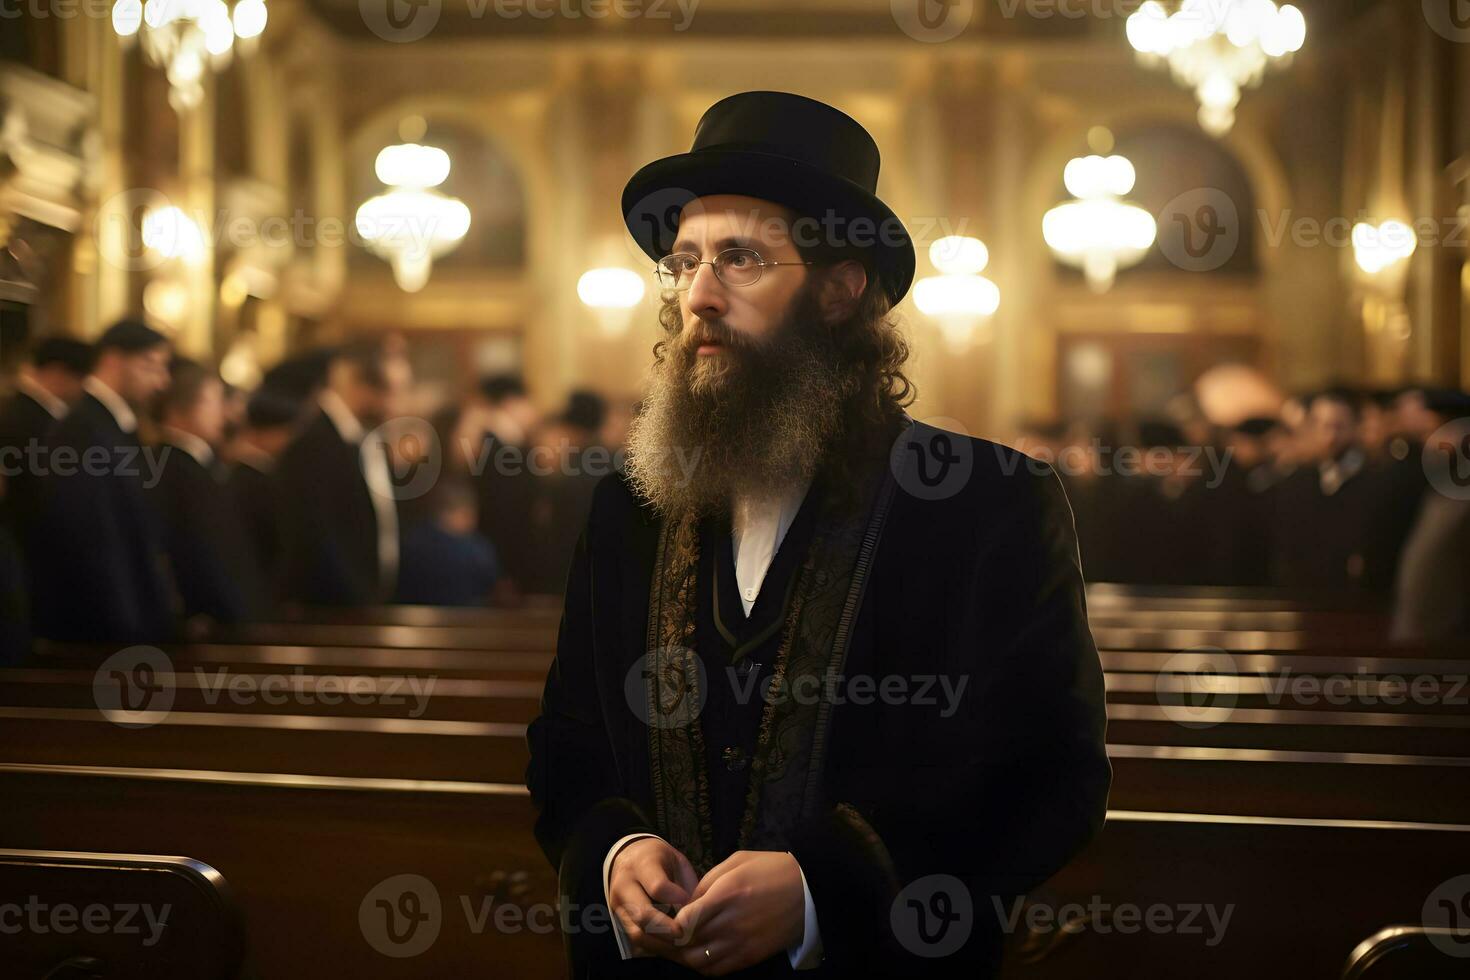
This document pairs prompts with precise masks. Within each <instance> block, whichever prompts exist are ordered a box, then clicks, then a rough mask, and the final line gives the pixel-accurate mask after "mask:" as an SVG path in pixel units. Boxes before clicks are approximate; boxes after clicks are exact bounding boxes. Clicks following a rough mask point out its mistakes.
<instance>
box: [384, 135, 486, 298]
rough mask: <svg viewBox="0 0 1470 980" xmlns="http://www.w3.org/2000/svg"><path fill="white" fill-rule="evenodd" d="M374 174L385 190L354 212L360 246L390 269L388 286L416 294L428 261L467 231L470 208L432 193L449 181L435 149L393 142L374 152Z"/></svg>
mask: <svg viewBox="0 0 1470 980" xmlns="http://www.w3.org/2000/svg"><path fill="white" fill-rule="evenodd" d="M374 170H375V171H376V173H377V175H378V179H379V180H380V181H382V182H383V183H384V184H387V185H388V187H390V188H391V190H389V191H388V192H387V193H386V194H378V195H376V196H375V197H370V198H368V199H367V200H366V201H364V202H363V203H362V206H361V207H359V208H358V209H357V221H356V225H357V232H358V234H359V235H361V236H362V238H363V242H364V244H365V247H366V248H367V249H368V251H370V252H372V253H373V254H374V255H376V256H378V257H379V258H382V259H386V260H387V261H388V263H389V264H390V265H392V267H393V281H394V282H396V283H398V287H399V288H400V289H402V290H403V291H404V292H408V293H416V292H418V291H419V290H420V289H423V288H424V285H425V284H426V283H427V282H428V281H429V271H430V269H431V268H432V267H433V264H434V260H435V259H437V258H439V257H441V256H443V255H445V254H447V253H449V252H451V251H453V250H454V249H455V248H456V247H457V246H458V245H459V243H460V242H461V241H462V240H463V239H464V236H465V234H466V233H467V232H468V231H469V230H470V209H469V208H468V207H467V206H466V205H465V203H464V202H463V201H461V200H459V199H458V198H454V197H450V196H448V195H447V194H443V193H441V192H439V191H436V190H434V188H435V187H437V186H438V185H439V184H442V183H444V179H445V178H446V177H448V176H449V154H448V153H445V152H444V151H443V150H441V149H439V148H438V147H437V146H424V145H421V144H419V143H399V144H397V145H395V146H386V147H384V148H383V149H382V150H381V151H379V153H378V158H377V161H376V162H375V164H374Z"/></svg>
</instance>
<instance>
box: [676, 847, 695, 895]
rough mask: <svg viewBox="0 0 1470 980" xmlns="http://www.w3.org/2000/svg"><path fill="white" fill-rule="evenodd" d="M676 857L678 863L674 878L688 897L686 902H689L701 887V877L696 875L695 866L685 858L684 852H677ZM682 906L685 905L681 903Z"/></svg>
mask: <svg viewBox="0 0 1470 980" xmlns="http://www.w3.org/2000/svg"><path fill="white" fill-rule="evenodd" d="M674 856H675V858H676V862H675V874H674V875H673V878H674V880H675V881H676V882H677V883H678V884H679V887H681V888H683V889H684V892H685V894H686V895H687V896H688V897H687V898H685V899H684V901H685V902H687V901H689V900H690V899H693V898H694V897H695V894H694V890H695V889H696V888H698V887H699V875H697V874H695V873H694V865H692V864H690V863H689V859H688V858H687V857H685V856H684V853H683V852H682V851H675V852H674ZM680 904H683V903H682V902H681V903H680Z"/></svg>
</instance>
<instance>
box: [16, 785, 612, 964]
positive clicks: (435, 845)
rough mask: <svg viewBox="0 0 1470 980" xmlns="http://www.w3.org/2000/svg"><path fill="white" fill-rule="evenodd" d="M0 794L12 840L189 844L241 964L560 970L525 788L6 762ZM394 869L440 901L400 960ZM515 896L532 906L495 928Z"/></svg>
mask: <svg viewBox="0 0 1470 980" xmlns="http://www.w3.org/2000/svg"><path fill="white" fill-rule="evenodd" d="M0 794H3V795H4V796H5V798H6V800H7V806H6V814H5V817H4V831H5V836H6V839H7V841H8V842H11V843H13V844H15V845H17V846H22V847H32V848H46V849H60V848H74V847H83V846H85V847H89V848H114V849H134V850H138V849H143V850H149V849H154V850H158V849H162V850H170V849H172V850H182V851H184V852H186V853H189V854H192V855H195V856H197V857H198V859H199V860H201V861H205V862H207V863H208V864H210V865H212V866H213V867H215V868H218V869H219V871H220V872H221V873H222V874H223V875H224V876H225V877H226V878H227V879H228V880H229V882H230V885H231V888H232V890H233V893H234V895H235V897H236V901H237V902H238V904H239V907H240V909H241V912H242V915H243V920H244V923H245V931H246V940H247V953H246V964H245V974H244V975H246V976H250V977H261V978H276V977H280V978H290V977H332V976H356V977H365V978H366V977H371V978H378V977H385V978H390V977H412V978H417V977H430V976H445V977H448V976H456V977H464V976H487V975H488V976H506V977H517V978H525V980H537V978H547V980H550V978H553V977H558V976H560V975H561V971H562V956H561V939H560V936H559V934H558V933H557V932H556V930H555V928H554V927H551V924H552V923H553V922H554V909H555V894H556V892H555V888H556V883H555V876H554V874H553V873H552V870H551V868H550V866H549V865H548V864H547V862H546V860H545V858H544V857H543V856H542V855H541V853H540V851H539V849H538V848H537V846H536V844H535V841H534V840H533V839H532V837H531V821H532V814H531V808H530V802H529V799H528V798H527V796H526V793H525V789H524V787H521V786H518V785H507V784H466V783H453V782H431V781H415V780H407V781H394V780H354V779H327V778H320V777H301V776H278V775H275V774H272V773H264V772H263V773H248V772H195V773H190V772H169V771H166V770H136V771H126V770H121V771H120V770H107V769H103V768H91V769H85V770H68V769H64V768H51V767H17V766H13V765H3V766H0ZM402 875H414V876H418V877H419V878H420V879H423V880H425V881H427V882H429V883H430V884H431V885H432V887H433V890H434V892H435V894H436V895H437V898H438V901H439V913H438V916H437V921H436V922H434V923H424V925H425V927H432V926H434V925H437V927H438V933H437V937H436V938H435V939H434V941H433V942H432V944H430V945H428V946H427V948H425V949H424V950H423V951H422V952H417V953H415V954H414V955H407V956H405V955H401V954H403V953H405V952H408V951H411V950H412V949H413V947H412V946H410V945H409V944H408V943H406V942H405V943H403V944H396V943H394V942H393V941H392V939H393V937H392V935H390V934H389V932H388V928H389V926H390V923H389V922H388V921H387V918H386V916H387V914H388V909H398V908H400V907H401V906H399V904H398V903H399V899H400V898H401V896H402V895H403V894H404V891H403V890H402V889H397V890H395V889H393V888H388V889H386V890H385V889H383V888H382V887H381V886H383V884H384V883H385V882H388V881H389V880H390V879H394V878H396V877H397V876H402ZM418 893H419V894H421V895H422V896H423V897H425V898H427V892H426V891H425V890H423V889H422V888H421V887H420V888H419V890H418ZM378 901H385V902H387V903H388V905H387V908H386V909H385V908H383V907H380V906H378V905H377V902H378ZM508 903H509V904H515V905H517V906H521V907H525V908H534V909H537V910H538V911H537V914H536V915H535V916H534V917H531V918H526V917H522V918H520V919H519V920H514V921H513V920H512V919H510V918H505V919H501V920H499V922H500V926H502V927H498V926H497V919H496V917H495V916H496V914H497V912H498V910H499V908H500V907H501V906H502V905H506V904H508ZM421 907H422V906H421ZM596 924H597V923H596V922H595V921H593V922H590V923H589V925H591V926H593V927H595V926H596ZM396 925H397V928H398V934H399V935H400V936H401V937H408V935H409V927H408V924H407V922H406V920H403V921H398V922H397V923H396ZM533 927H534V928H533ZM382 950H386V952H384V951H382ZM7 965H8V964H7ZM150 976H151V975H150Z"/></svg>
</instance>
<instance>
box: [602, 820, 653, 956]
mask: <svg viewBox="0 0 1470 980" xmlns="http://www.w3.org/2000/svg"><path fill="white" fill-rule="evenodd" d="M657 836H658V835H657V834H629V835H628V836H626V837H622V838H619V839H618V842H617V843H615V844H613V846H612V847H610V848H608V849H607V857H605V858H603V859H602V901H603V902H604V903H605V904H606V905H607V911H608V915H609V916H610V917H611V918H612V927H613V935H614V936H615V937H617V941H618V955H619V956H621V957H622V958H623V959H625V960H631V959H632V958H633V950H632V949H630V948H629V947H628V934H627V933H626V932H625V931H623V923H622V920H620V919H619V918H618V913H617V912H616V911H614V909H613V907H612V900H611V899H609V898H608V896H607V885H608V879H609V878H611V877H612V866H613V858H615V857H617V856H618V852H619V851H621V850H622V849H623V848H624V847H626V846H627V845H629V844H631V843H633V842H634V841H635V840H642V839H643V838H645V837H657Z"/></svg>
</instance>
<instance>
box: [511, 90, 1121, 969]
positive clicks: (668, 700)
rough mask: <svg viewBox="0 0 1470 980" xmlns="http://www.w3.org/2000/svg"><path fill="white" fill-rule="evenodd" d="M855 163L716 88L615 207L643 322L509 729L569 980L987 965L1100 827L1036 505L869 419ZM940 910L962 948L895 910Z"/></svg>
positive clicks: (886, 228)
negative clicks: (535, 693)
mask: <svg viewBox="0 0 1470 980" xmlns="http://www.w3.org/2000/svg"><path fill="white" fill-rule="evenodd" d="M878 167H879V155H878V148H877V145H876V144H875V143H874V141H873V139H872V137H871V136H869V135H868V133H867V132H866V131H865V130H864V129H863V128H862V127H861V126H860V125H859V124H858V123H857V122H855V121H854V120H852V119H851V118H849V117H848V116H846V115H844V114H843V113H841V112H839V111H837V110H836V109H834V108H832V107H830V106H827V105H824V104H823V103H821V102H817V101H815V100H812V99H807V98H803V97H801V96H797V95H791V94H787V93H781V92H746V93H742V94H739V95H734V96H731V97H729V98H727V99H724V100H722V101H720V102H718V103H716V104H715V105H714V106H713V107H712V108H711V109H710V110H709V111H708V112H706V113H705V115H704V118H703V119H702V120H701V122H700V124H699V127H698V130H697V131H696V134H695V138H694V146H693V149H692V150H691V151H690V152H689V153H686V154H680V155H678V156H674V157H671V158H668V159H665V160H659V161H656V162H654V163H652V164H649V165H648V166H646V167H644V168H643V169H641V170H640V171H638V172H637V173H636V174H635V175H634V176H633V177H632V179H631V180H630V181H629V183H628V185H627V187H626V189H625V191H624V193H623V202H622V203H623V215H624V220H625V223H626V225H627V227H628V230H629V232H630V233H631V234H632V235H633V237H634V239H635V240H636V241H637V242H638V244H639V246H640V247H641V248H642V249H643V251H644V252H646V253H647V255H648V256H649V258H650V265H651V266H652V267H653V269H652V270H651V271H654V273H655V275H656V277H657V281H658V283H659V285H660V286H661V288H662V290H663V306H662V309H661V313H660V322H661V324H662V325H663V327H664V330H665V333H664V337H663V339H662V340H661V341H660V342H659V343H658V344H657V345H656V347H655V357H654V364H653V367H652V369H651V373H650V377H649V389H648V393H647V397H646V399H645V401H644V403H643V409H642V412H641V414H640V415H639V417H638V418H637V419H636V420H635V422H634V425H633V428H632V431H631V432H630V435H629V442H628V461H627V467H626V472H619V473H615V474H612V475H610V476H608V477H606V478H604V479H603V480H602V481H601V482H600V483H599V485H598V487H597V489H596V494H595V497H594V501H593V505H592V510H591V513H590V516H589V518H588V520H587V523H586V526H585V528H584V530H583V533H582V535H581V538H580V540H579V542H578V544H577V549H576V553H575V556H574V558H573V561H572V567H571V571H570V574H569V576H568V579H567V588H566V600H565V601H566V605H565V611H564V615H563V619H562V627H561V632H560V635H559V637H558V643H557V654H556V661H555V663H554V665H553V667H552V670H551V672H550V674H549V676H548V678H547V682H546V688H545V693H544V696H543V700H542V712H541V715H540V717H538V718H537V719H536V720H535V721H534V722H533V723H532V725H531V726H530V729H529V731H528V735H527V738H528V741H529V744H530V749H531V762H530V766H529V768H528V771H527V782H528V785H529V788H530V791H531V794H532V800H533V802H534V804H535V806H536V808H537V810H538V819H537V821H536V826H535V832H536V835H537V838H538V840H539V842H540V844H541V846H542V848H543V850H544V851H545V853H546V855H547V857H548V858H549V859H550V861H551V862H552V864H553V866H555V867H557V868H558V869H559V872H560V886H561V889H562V892H563V899H564V900H565V901H568V902H571V903H574V904H572V905H568V906H564V907H569V908H578V909H587V908H589V904H590V905H591V906H597V907H602V908H607V907H608V906H610V907H611V910H612V912H613V913H614V918H613V922H614V926H615V928H614V930H613V932H612V934H611V935H609V934H608V931H607V930H606V929H602V930H596V929H572V930H568V931H567V943H568V953H569V956H570V959H571V965H572V973H573V975H574V976H589V975H596V976H615V975H622V974H627V975H636V976H665V975H667V976H676V975H687V973H688V971H690V970H693V971H697V972H699V973H702V974H708V975H723V974H726V973H730V972H734V971H740V970H745V969H747V968H748V969H749V973H745V974H742V975H749V976H766V975H777V974H784V973H789V972H790V971H791V970H792V969H807V968H814V969H817V970H819V971H822V972H823V973H825V974H826V975H831V976H855V975H884V974H886V975H891V976H900V975H934V974H935V973H939V972H943V973H954V972H963V973H964V974H965V975H967V976H972V977H975V976H985V975H989V974H990V973H992V972H993V971H994V970H995V969H996V967H997V964H998V960H999V949H1000V937H1001V933H1002V930H1003V923H1002V922H1000V921H998V920H997V917H996V916H995V915H993V914H992V912H991V910H993V909H994V908H997V907H1008V906H1005V905H1004V903H1006V902H1009V901H1010V900H1011V899H1012V897H1013V896H1018V895H1021V894H1023V893H1025V892H1026V891H1027V890H1029V889H1030V888H1032V887H1033V886H1035V885H1037V884H1039V883H1040V882H1041V881H1042V880H1044V879H1045V878H1046V877H1048V876H1049V875H1050V874H1052V873H1053V872H1054V871H1056V870H1057V869H1058V868H1060V867H1061V866H1062V865H1063V864H1064V863H1065V862H1066V861H1067V860H1068V859H1069V858H1070V857H1071V856H1072V855H1073V854H1074V853H1075V852H1076V851H1077V850H1078V849H1079V848H1080V847H1081V846H1082V845H1083V844H1084V843H1085V842H1086V841H1087V840H1088V839H1090V838H1091V837H1092V835H1093V834H1095V833H1096V832H1097V830H1098V829H1099V827H1100V825H1101V823H1102V820H1103V816H1104V813H1105V811H1106V798H1107V790H1108V785H1109V781H1110V769H1109V766H1108V762H1107V758H1106V755H1105V752H1104V748H1103V728H1104V710H1103V687H1102V673H1101V668H1100V666H1099V662H1098V656H1097V651H1096V648H1095V646H1094V644H1093V640H1092V637H1091V634H1090V632H1089V630H1088V626H1087V618H1086V610H1085V600H1084V594H1083V584H1082V576H1081V570H1080V567H1079V564H1078V557H1077V546H1076V538H1075V535H1074V532H1073V527H1072V519H1071V514H1070V511H1069V510H1068V506H1067V502H1066V497H1065V495H1064V493H1063V491H1062V488H1061V485H1060V483H1059V482H1058V480H1057V478H1056V476H1055V474H1054V473H1052V472H1051V470H1050V468H1049V467H1046V466H1044V465H1042V464H1040V463H1037V462H1036V461H1034V460H1031V459H1029V458H1027V457H1025V456H1022V455H1021V454H1019V453H1017V452H1015V451H1013V450H1009V449H1005V448H1003V447H1000V446H997V445H995V444H993V443H990V442H986V441H984V440H980V439H972V438H969V437H967V436H964V435H960V434H957V433H952V432H946V431H944V430H942V429H937V428H934V427H931V426H928V425H925V424H922V423H920V422H916V421H915V420H914V419H912V418H911V417H909V415H908V414H907V413H906V412H905V411H904V406H905V405H906V404H908V403H909V402H910V401H911V399H912V387H911V385H910V384H909V382H908V380H907V379H906V378H905V377H904V374H903V366H904V362H905V359H906V357H907V353H908V351H907V346H906V344H905V342H904V341H903V339H902V338H901V336H900V335H899V334H898V332H897V330H896V326H895V323H894V320H893V317H892V315H891V311H892V308H893V306H894V305H895V304H897V303H898V302H899V301H900V300H902V299H903V297H904V295H905V294H906V292H907V290H908V287H909V284H910V282H911V281H912V278H913V273H914V247H913V244H912V242H911V241H910V239H909V236H908V234H907V232H906V230H905V229H904V227H903V224H902V222H900V221H899V220H898V218H897V217H896V216H895V215H894V214H893V212H892V211H891V210H890V209H889V208H888V207H887V206H886V205H884V204H883V203H882V202H881V201H880V200H879V199H878V198H877V196H876V194H875V193H874V191H875V189H876V186H877V179H878ZM919 678H928V680H929V682H933V683H932V684H931V685H929V686H925V684H926V683H927V682H925V681H922V680H919ZM921 689H922V690H921ZM941 690H947V691H949V695H948V696H943V695H936V692H938V691H941ZM878 692H884V693H882V694H880V693H878ZM905 889H907V891H905ZM901 893H902V895H903V897H902V898H901V897H900V895H901ZM940 893H943V894H942V895H941V894H940ZM995 901H999V902H1001V903H1002V905H1000V906H997V905H995V904H993V903H994V902H995ZM960 902H969V903H972V904H971V905H970V906H969V907H971V908H973V909H974V910H975V916H974V919H973V921H972V922H967V927H966V929H965V930H964V931H965V933H966V935H963V936H957V935H955V934H953V933H952V932H951V931H950V930H949V929H947V928H941V929H940V930H939V935H940V937H941V938H940V939H939V940H936V939H935V932H934V930H933V925H934V923H932V922H930V921H928V920H925V921H923V922H918V921H917V920H916V915H917V914H918V911H919V910H927V909H931V908H935V909H937V908H939V907H940V905H944V906H945V907H946V908H956V907H957V905H956V903H960ZM946 937H947V941H948V942H949V945H948V946H947V947H945V948H943V949H936V948H935V947H934V945H933V943H934V942H936V941H946ZM936 953H943V954H945V955H943V956H941V957H939V958H937V959H936V958H935V954H936ZM875 971H876V973H875Z"/></svg>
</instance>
